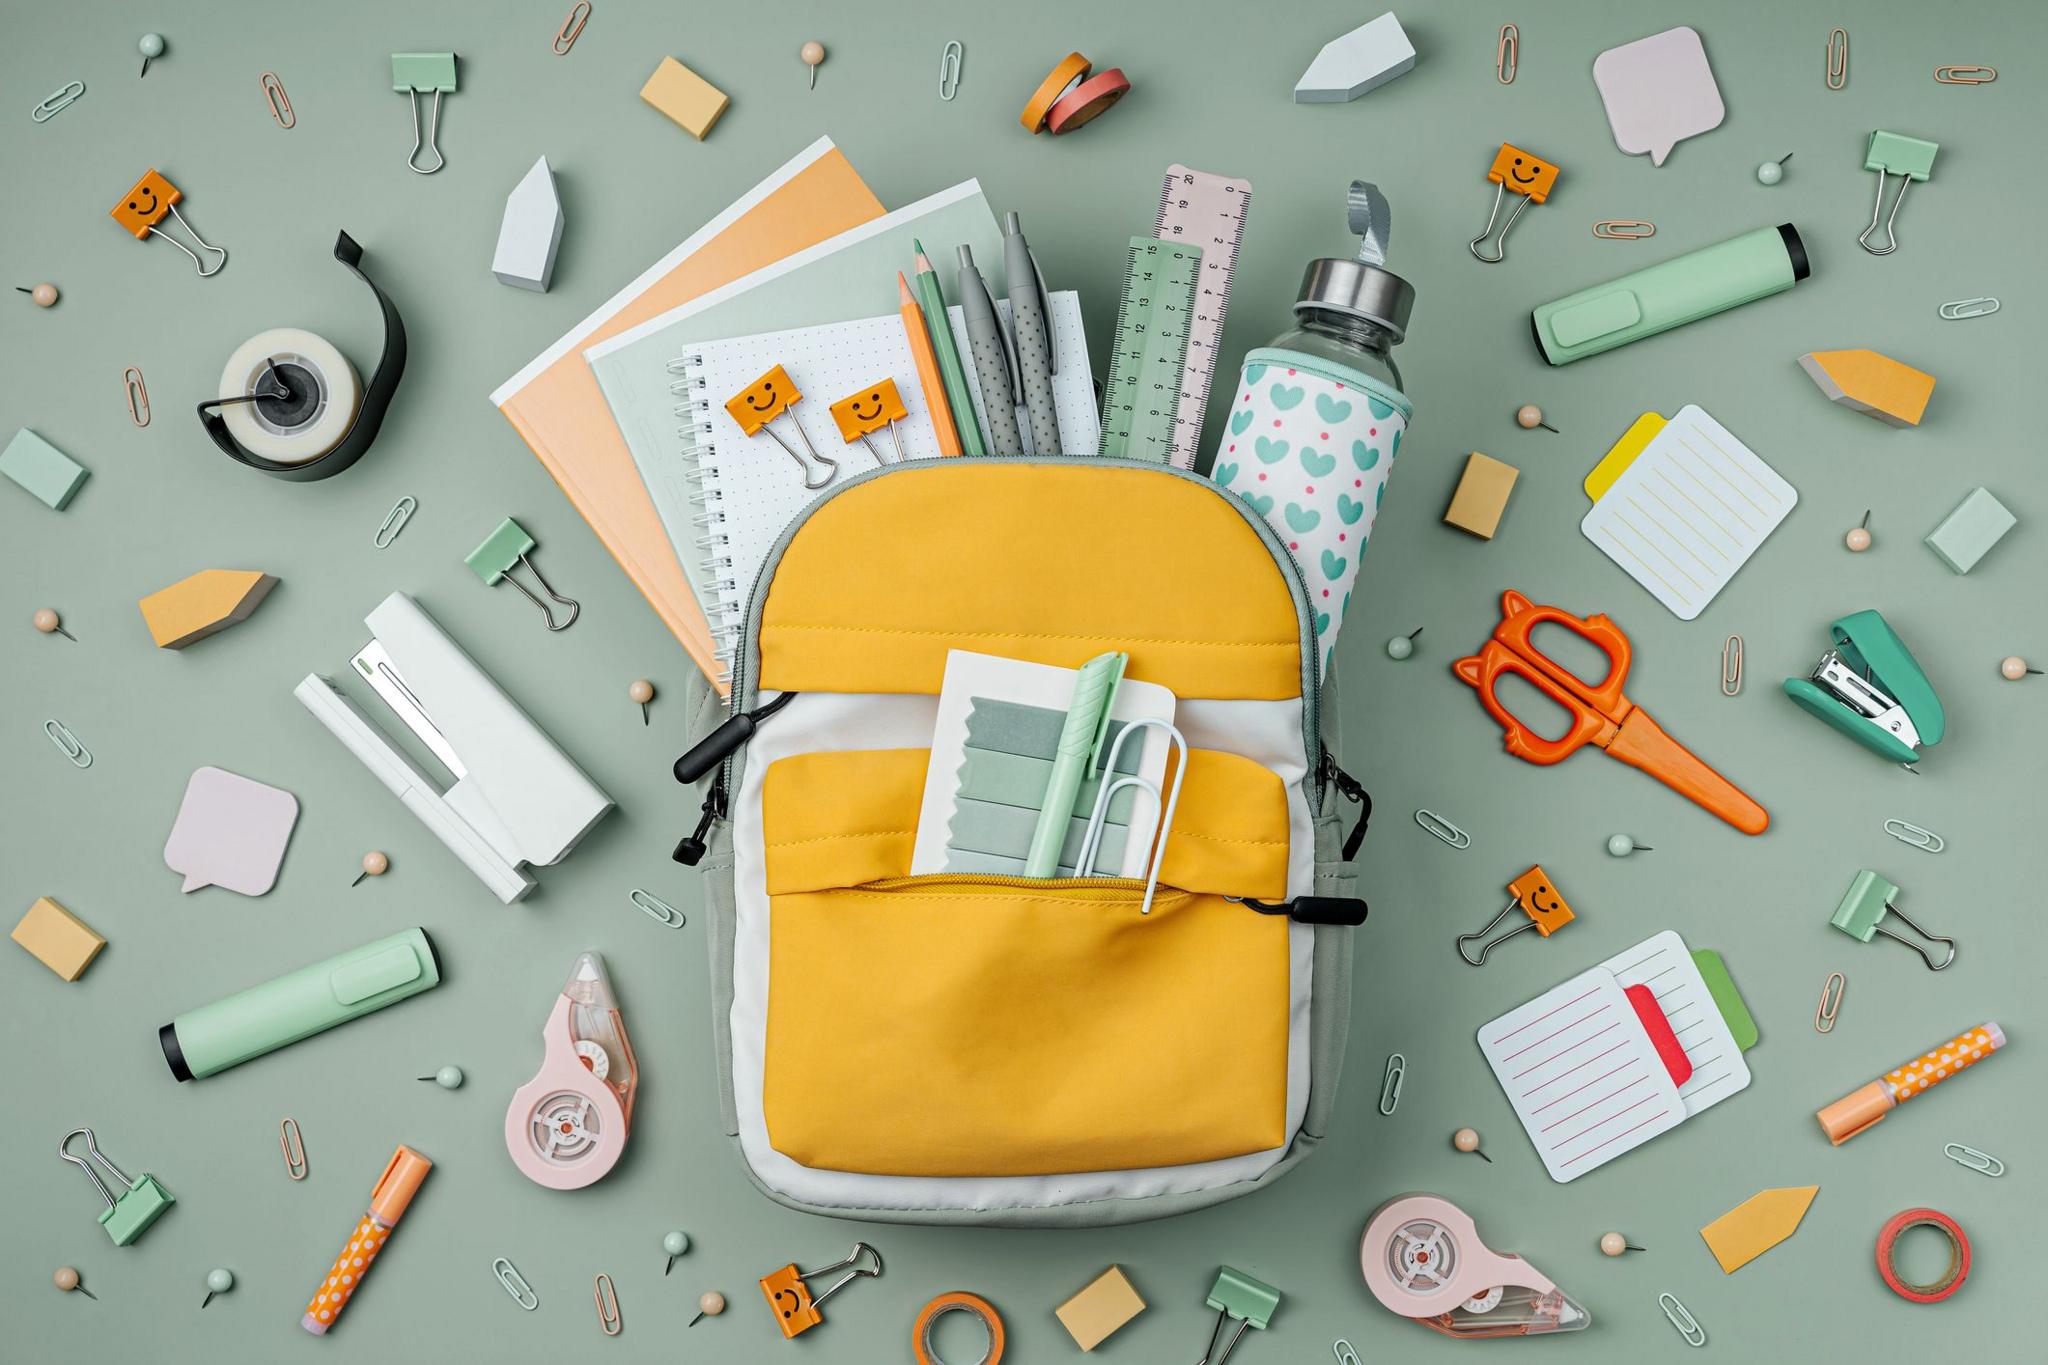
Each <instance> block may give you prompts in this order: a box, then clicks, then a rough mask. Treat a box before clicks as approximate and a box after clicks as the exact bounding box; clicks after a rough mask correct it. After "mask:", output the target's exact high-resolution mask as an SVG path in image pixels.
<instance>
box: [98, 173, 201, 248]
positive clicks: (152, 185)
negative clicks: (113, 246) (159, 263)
mask: <svg viewBox="0 0 2048 1365" xmlns="http://www.w3.org/2000/svg"><path fill="white" fill-rule="evenodd" d="M183 197H184V196H183V195H182V194H181V193H180V192H179V190H178V187H177V186H176V185H173V184H172V183H171V182H170V181H168V180H166V179H164V177H163V176H162V175H161V174H160V173H159V172H157V171H156V170H155V169H154V168H152V169H151V170H150V171H149V173H148V174H146V175H144V176H143V177H142V179H140V180H138V181H136V182H135V188H133V189H131V190H129V191H128V193H127V194H125V195H123V196H122V197H121V202H120V203H118V204H116V205H114V207H113V209H112V210H111V213H112V215H113V219H114V221H115V222H117V223H119V224H120V225H121V226H122V227H124V228H127V229H128V230H129V231H130V232H132V233H134V234H135V235H136V236H137V237H147V236H148V235H149V230H150V229H151V228H153V227H155V226H156V225H157V224H158V223H160V222H162V221H163V218H164V215H165V214H167V213H169V212H170V211H171V205H173V204H175V203H177V202H178V200H180V199H181V198H183Z"/></svg>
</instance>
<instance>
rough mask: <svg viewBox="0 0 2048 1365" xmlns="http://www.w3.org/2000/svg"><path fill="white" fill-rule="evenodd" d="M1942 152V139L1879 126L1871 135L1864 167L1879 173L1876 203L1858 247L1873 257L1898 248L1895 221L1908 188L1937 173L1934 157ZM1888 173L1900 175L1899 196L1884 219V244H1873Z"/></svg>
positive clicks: (1857, 242)
mask: <svg viewBox="0 0 2048 1365" xmlns="http://www.w3.org/2000/svg"><path fill="white" fill-rule="evenodd" d="M1940 151H1941V144H1940V143H1939V142H1929V141H1928V140H1927V139H1925V138H1919V137H1907V136H1906V135H1905V134H1904V133H1892V132H1887V131H1885V130H1884V129H1882V128H1880V129H1878V130H1877V131H1876V132H1874V133H1872V134H1871V135H1870V146H1869V149H1868V150H1867V151H1865V153H1864V156H1863V169H1864V170H1866V171H1876V172H1877V202H1876V203H1875V204H1873V205H1871V208H1870V226H1869V227H1867V228H1865V229H1863V235H1862V236H1860V237H1858V238H1857V239H1856V244H1857V245H1858V246H1860V247H1862V248H1863V249H1864V250H1865V251H1867V252H1869V253H1870V254H1871V255H1873V256H1889V255H1891V254H1892V253H1893V252H1894V251H1897V250H1898V249H1899V239H1898V238H1897V237H1895V236H1893V235H1892V221H1893V220H1894V219H1896V218H1897V217H1898V216H1899V209H1900V208H1901V207H1902V206H1903V205H1904V204H1905V202H1906V191H1907V190H1909V189H1911V188H1913V182H1914V181H1915V180H1925V179H1927V178H1928V177H1929V176H1931V175H1933V174H1934V158H1935V156H1936V155H1937V154H1938V153H1939V152H1940ZM1887 176H1897V177H1898V180H1899V197H1898V198H1897V199H1894V200H1893V201H1892V211H1891V214H1890V216H1889V217H1887V218H1886V219H1885V220H1884V242H1885V244H1884V245H1883V246H1872V245H1871V244H1870V234H1872V233H1873V232H1876V231H1877V219H1878V215H1879V214H1881V213H1883V212H1884V182H1885V178H1886V177H1887Z"/></svg>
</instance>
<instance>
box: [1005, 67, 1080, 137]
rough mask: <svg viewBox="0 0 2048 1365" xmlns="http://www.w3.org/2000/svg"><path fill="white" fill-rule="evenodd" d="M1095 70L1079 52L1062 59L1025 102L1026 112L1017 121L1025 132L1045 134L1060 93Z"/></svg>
mask: <svg viewBox="0 0 2048 1365" xmlns="http://www.w3.org/2000/svg"><path fill="white" fill-rule="evenodd" d="M1093 69H1094V68H1093V66H1092V65H1091V64H1090V63H1089V61H1088V59H1087V58H1086V57H1083V56H1082V55H1081V54H1080V53H1078V52H1069V53H1068V54H1067V55H1066V56H1065V57H1063V58H1061V59H1060V64H1059V65H1058V66H1055V67H1054V68H1053V69H1052V73H1051V74H1050V75H1048V76H1047V77H1046V78H1045V79H1044V80H1043V81H1041V82H1039V86H1038V88H1037V89H1036V90H1034V91H1032V92H1031V98H1030V99H1028V100H1026V101H1024V112H1023V113H1022V114H1019V115H1018V116H1017V121H1018V122H1019V123H1021V124H1023V125H1024V131H1025V132H1027V133H1038V132H1043V131H1044V130H1045V120H1046V116H1047V115H1049V114H1050V113H1052V106H1053V102H1054V101H1055V100H1057V99H1059V97H1060V93H1061V92H1062V91H1064V90H1065V89H1066V88H1067V87H1068V86H1070V85H1072V84H1073V83H1074V82H1075V81H1077V80H1080V79H1082V78H1083V77H1085V76H1086V75H1087V74H1088V73H1089V72H1090V71H1091V70H1093Z"/></svg>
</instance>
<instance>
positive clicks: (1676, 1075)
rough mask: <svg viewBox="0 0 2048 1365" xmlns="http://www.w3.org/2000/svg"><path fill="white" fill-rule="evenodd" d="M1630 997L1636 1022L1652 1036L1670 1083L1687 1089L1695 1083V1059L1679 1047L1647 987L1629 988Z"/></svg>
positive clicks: (1652, 1042)
mask: <svg viewBox="0 0 2048 1365" xmlns="http://www.w3.org/2000/svg"><path fill="white" fill-rule="evenodd" d="M1627 994H1628V1002H1629V1004H1631V1005H1634V1006H1635V1007H1636V1018H1638V1019H1640V1020H1642V1021H1643V1032H1645V1033H1647V1034H1649V1035H1650V1046H1652V1047H1654V1048H1656V1049H1657V1055H1658V1056H1659V1057H1661V1058H1662V1059H1663V1060H1664V1069H1665V1070H1666V1071H1668V1072H1670V1073H1671V1083H1672V1084H1673V1085H1684V1084H1685V1083H1686V1082H1687V1081H1689V1080H1691V1079H1692V1059H1691V1058H1690V1057H1688V1056H1686V1055H1685V1049H1684V1048H1682V1047H1680V1046H1679V1045H1678V1035H1677V1034H1675V1033H1673V1032H1672V1031H1671V1021H1670V1020H1669V1019H1666V1018H1665V1017H1664V1007H1663V1006H1662V1005H1659V1004H1658V1003H1657V997H1656V996H1655V995H1653V994H1652V993H1651V991H1650V988H1649V987H1648V986H1630V987H1629V988H1628V991H1627Z"/></svg>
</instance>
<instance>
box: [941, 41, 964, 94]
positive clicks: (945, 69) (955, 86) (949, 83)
mask: <svg viewBox="0 0 2048 1365" xmlns="http://www.w3.org/2000/svg"><path fill="white" fill-rule="evenodd" d="M966 58H967V49H966V48H965V47H963V46H962V45H961V43H960V40H959V39H958V38H953V39H950V40H948V41H947V43H946V45H945V46H944V47H942V48H940V49H939V98H940V99H942V100H949V99H951V98H953V96H955V95H957V94H959V93H960V64H961V63H962V62H963V61H965V60H966Z"/></svg>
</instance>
